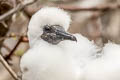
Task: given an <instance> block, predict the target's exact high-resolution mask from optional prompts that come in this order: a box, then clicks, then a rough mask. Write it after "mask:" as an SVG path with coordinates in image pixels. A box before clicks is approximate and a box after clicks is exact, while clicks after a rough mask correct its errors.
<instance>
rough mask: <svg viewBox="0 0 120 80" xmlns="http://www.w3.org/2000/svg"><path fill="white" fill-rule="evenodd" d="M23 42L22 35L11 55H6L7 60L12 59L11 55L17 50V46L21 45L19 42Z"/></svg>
mask: <svg viewBox="0 0 120 80" xmlns="http://www.w3.org/2000/svg"><path fill="white" fill-rule="evenodd" d="M21 42H22V36H21V37H20V38H19V41H18V42H17V43H16V45H15V47H14V48H13V49H12V51H10V53H9V55H7V56H5V57H4V58H5V60H8V59H10V57H11V55H12V54H13V53H14V52H15V50H16V49H17V47H18V46H19V44H20V43H21Z"/></svg>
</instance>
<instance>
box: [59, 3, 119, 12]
mask: <svg viewBox="0 0 120 80" xmlns="http://www.w3.org/2000/svg"><path fill="white" fill-rule="evenodd" d="M58 7H60V8H62V9H65V10H70V11H106V10H115V9H119V8H120V4H108V5H101V6H94V7H77V6H69V5H58Z"/></svg>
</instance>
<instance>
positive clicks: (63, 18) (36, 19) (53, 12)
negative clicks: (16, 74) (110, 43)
mask: <svg viewBox="0 0 120 80" xmlns="http://www.w3.org/2000/svg"><path fill="white" fill-rule="evenodd" d="M70 22H71V18H70V16H69V15H68V13H67V12H65V11H64V10H62V9H59V8H54V7H44V8H42V9H40V10H39V11H38V12H36V13H35V14H34V15H33V16H32V18H31V20H30V23H29V26H28V38H29V44H30V49H29V50H28V51H27V52H26V53H25V54H24V55H23V57H22V59H21V62H20V67H21V71H22V80H80V78H82V76H83V69H81V67H83V65H84V64H83V63H84V62H86V61H87V60H86V61H85V58H84V56H85V57H88V56H89V55H90V54H91V53H92V51H93V52H95V51H94V50H93V49H94V48H95V47H92V46H93V44H92V43H91V42H90V41H89V40H88V39H87V38H85V37H83V36H81V35H76V36H79V37H80V39H77V38H76V37H75V36H74V35H72V34H70V33H68V32H67V30H68V28H69V25H70ZM78 42H79V43H78ZM78 44H80V46H79V45H78ZM87 48H88V50H86V49H87ZM79 52H81V53H82V54H81V55H80V56H79V54H78V53H79ZM83 54H84V55H83ZM80 57H81V59H79V58H80ZM82 58H84V59H82Z"/></svg>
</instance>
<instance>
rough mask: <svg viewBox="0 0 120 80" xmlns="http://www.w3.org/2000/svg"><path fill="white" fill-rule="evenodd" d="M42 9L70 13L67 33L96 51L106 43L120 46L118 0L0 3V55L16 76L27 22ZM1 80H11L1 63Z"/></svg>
mask: <svg viewBox="0 0 120 80" xmlns="http://www.w3.org/2000/svg"><path fill="white" fill-rule="evenodd" d="M44 6H55V7H60V8H62V9H64V10H66V11H68V12H69V14H70V15H71V18H72V22H71V25H70V28H69V30H68V31H69V32H70V33H81V34H82V35H84V36H86V37H87V38H88V39H89V40H94V42H95V43H96V44H97V45H98V46H99V47H103V46H104V44H105V43H107V42H108V41H112V42H114V43H117V44H119V43H120V0H0V55H2V56H3V57H4V59H5V60H6V62H7V63H8V64H9V66H10V67H11V68H12V69H13V70H14V71H15V72H16V73H18V72H19V71H20V69H19V61H20V58H21V56H22V55H23V54H24V53H25V52H26V50H27V49H29V44H28V38H27V36H26V32H27V26H28V23H29V20H30V18H31V16H32V15H33V14H34V13H35V12H36V11H38V10H39V9H40V8H42V7H44ZM0 80H14V79H13V77H11V75H10V74H9V72H8V71H7V70H6V69H5V67H4V66H3V65H2V63H1V60H0Z"/></svg>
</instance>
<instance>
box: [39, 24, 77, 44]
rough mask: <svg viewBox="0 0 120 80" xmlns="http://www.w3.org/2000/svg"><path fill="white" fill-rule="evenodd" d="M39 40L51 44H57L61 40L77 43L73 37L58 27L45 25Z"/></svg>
mask: <svg viewBox="0 0 120 80" xmlns="http://www.w3.org/2000/svg"><path fill="white" fill-rule="evenodd" d="M41 38H42V39H43V40H45V41H47V42H48V43H51V44H58V43H59V42H61V41H63V40H71V41H77V40H76V37H75V36H73V35H71V34H70V33H67V32H65V30H64V28H63V27H61V26H59V25H45V26H44V28H43V34H42V35H41Z"/></svg>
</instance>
